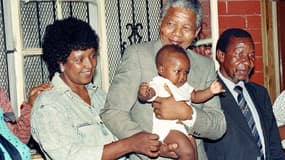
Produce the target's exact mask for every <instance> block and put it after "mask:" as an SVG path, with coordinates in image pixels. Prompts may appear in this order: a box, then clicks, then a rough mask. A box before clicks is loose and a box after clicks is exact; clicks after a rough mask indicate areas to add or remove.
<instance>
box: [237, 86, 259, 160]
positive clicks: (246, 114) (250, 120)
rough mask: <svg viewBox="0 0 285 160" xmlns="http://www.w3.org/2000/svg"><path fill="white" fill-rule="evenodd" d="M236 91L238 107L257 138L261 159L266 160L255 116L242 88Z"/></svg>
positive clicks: (238, 87)
mask: <svg viewBox="0 0 285 160" xmlns="http://www.w3.org/2000/svg"><path fill="white" fill-rule="evenodd" d="M234 91H236V92H237V93H238V98H237V99H238V105H239V107H240V109H241V112H242V114H243V116H244V117H245V119H246V121H247V124H248V126H249V128H250V130H251V133H252V135H253V136H254V138H255V141H256V144H257V147H258V148H259V152H260V157H259V159H264V154H263V150H262V145H261V141H260V137H259V134H258V132H257V129H256V125H255V122H254V119H253V116H252V113H251V111H250V109H249V107H248V105H247V103H246V101H245V98H244V96H243V93H242V88H241V87H240V86H236V87H235V88H234Z"/></svg>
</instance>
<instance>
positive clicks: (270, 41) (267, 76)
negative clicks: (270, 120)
mask: <svg viewBox="0 0 285 160" xmlns="http://www.w3.org/2000/svg"><path fill="white" fill-rule="evenodd" d="M260 3H261V32H262V50H263V53H262V56H263V73H264V86H265V87H266V88H267V90H268V92H269V95H270V98H271V101H272V102H273V101H274V100H275V99H276V97H277V95H278V94H279V93H280V85H279V84H280V80H279V77H280V75H279V66H278V65H276V64H279V61H278V58H276V57H278V50H277V49H276V45H277V37H276V35H275V34H274V33H276V19H273V18H275V17H276V16H273V14H274V12H275V9H276V8H274V5H275V4H274V3H276V2H272V1H267V0H266V1H263V0H261V1H260ZM272 68H274V70H272Z"/></svg>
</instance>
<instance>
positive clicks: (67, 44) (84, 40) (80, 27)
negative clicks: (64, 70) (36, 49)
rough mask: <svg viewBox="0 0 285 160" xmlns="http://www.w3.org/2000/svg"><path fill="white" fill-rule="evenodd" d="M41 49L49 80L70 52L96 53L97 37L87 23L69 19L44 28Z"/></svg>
mask: <svg viewBox="0 0 285 160" xmlns="http://www.w3.org/2000/svg"><path fill="white" fill-rule="evenodd" d="M42 48H43V55H42V58H43V60H44V61H45V62H46V64H47V67H48V71H49V78H50V79H51V78H52V77H53V75H54V74H55V73H56V72H60V67H59V63H65V62H66V60H67V57H68V56H69V55H70V53H71V51H73V50H86V49H89V48H94V49H95V51H96V53H97V51H98V48H99V37H98V35H97V34H96V32H95V31H94V30H93V29H92V28H91V26H90V25H89V24H88V23H86V22H84V21H82V20H79V19H76V18H72V17H71V18H67V19H63V20H56V21H55V22H54V23H53V24H50V25H48V26H47V27H46V30H45V34H44V36H43V43H42Z"/></svg>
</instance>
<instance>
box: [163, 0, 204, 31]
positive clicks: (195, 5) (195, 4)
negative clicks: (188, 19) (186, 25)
mask: <svg viewBox="0 0 285 160" xmlns="http://www.w3.org/2000/svg"><path fill="white" fill-rule="evenodd" d="M170 7H181V8H185V9H190V10H192V11H193V12H194V13H196V15H197V19H196V27H197V28H199V27H200V26H201V24H202V19H203V11H202V7H201V3H200V2H199V0H167V1H166V2H165V4H164V5H163V6H162V9H161V13H160V19H163V18H164V16H165V15H166V13H167V11H168V9H169V8H170Z"/></svg>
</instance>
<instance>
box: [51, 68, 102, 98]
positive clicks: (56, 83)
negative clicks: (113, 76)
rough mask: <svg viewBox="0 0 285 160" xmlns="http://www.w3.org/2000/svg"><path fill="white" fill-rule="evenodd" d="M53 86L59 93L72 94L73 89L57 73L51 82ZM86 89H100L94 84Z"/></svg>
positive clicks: (90, 84)
mask: <svg viewBox="0 0 285 160" xmlns="http://www.w3.org/2000/svg"><path fill="white" fill-rule="evenodd" d="M51 83H52V86H53V88H54V89H56V90H57V91H58V92H62V93H65V92H72V90H71V88H70V87H69V86H68V85H67V84H66V83H65V82H64V81H63V80H62V79H61V78H60V76H59V73H58V72H56V73H55V74H54V76H53V77H52V80H51ZM85 87H86V88H87V89H88V90H90V89H94V90H96V89H97V88H98V87H97V86H96V85H94V84H93V83H89V84H86V85H85Z"/></svg>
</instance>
